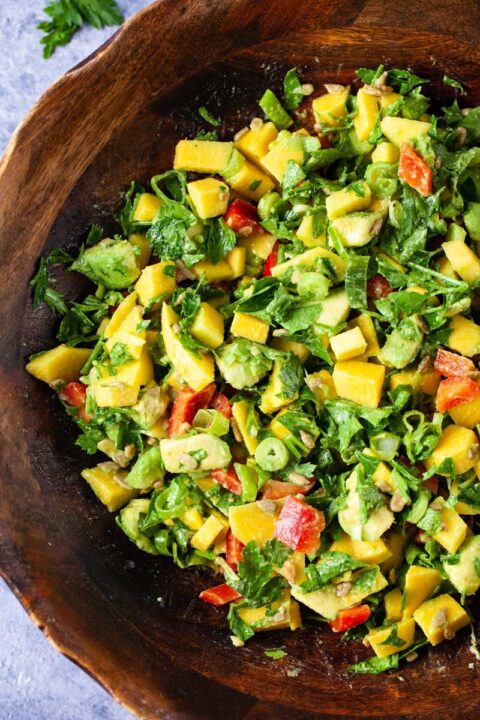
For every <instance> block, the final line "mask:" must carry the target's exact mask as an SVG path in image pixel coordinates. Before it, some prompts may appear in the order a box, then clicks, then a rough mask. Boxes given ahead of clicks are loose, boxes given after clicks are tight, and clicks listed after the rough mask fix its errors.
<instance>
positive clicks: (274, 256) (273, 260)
mask: <svg viewBox="0 0 480 720" xmlns="http://www.w3.org/2000/svg"><path fill="white" fill-rule="evenodd" d="M277 261H278V240H277V242H276V243H275V245H274V246H273V249H272V252H271V253H270V255H269V256H268V257H267V259H266V260H265V266H264V268H263V277H270V275H271V274H272V268H273V267H275V265H276V264H277Z"/></svg>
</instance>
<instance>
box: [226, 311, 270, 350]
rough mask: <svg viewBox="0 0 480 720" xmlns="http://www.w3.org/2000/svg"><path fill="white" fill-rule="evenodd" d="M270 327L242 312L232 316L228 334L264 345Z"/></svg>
mask: <svg viewBox="0 0 480 720" xmlns="http://www.w3.org/2000/svg"><path fill="white" fill-rule="evenodd" d="M269 330H270V325H269V324H268V323H266V322H264V321H263V320H260V318H257V317H255V316H254V315H248V314H247V313H243V312H236V313H234V314H233V320H232V324H231V326H230V332H231V333H232V335H236V336H238V337H244V338H247V339H248V340H253V341H254V342H258V343H266V342H267V338H268V332H269Z"/></svg>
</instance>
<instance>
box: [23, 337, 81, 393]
mask: <svg viewBox="0 0 480 720" xmlns="http://www.w3.org/2000/svg"><path fill="white" fill-rule="evenodd" d="M91 352H92V351H91V349H90V348H79V347H68V346H67V345H58V347H55V348H52V349H51V350H46V351H45V352H43V353H42V354H41V355H37V356H36V357H34V358H32V360H30V362H29V363H27V365H26V367H25V369H26V371H27V372H29V373H30V375H33V377H36V378H38V380H43V382H46V383H49V384H52V383H56V381H58V380H64V381H65V382H67V383H68V382H73V381H74V380H78V378H79V376H80V371H81V369H82V367H83V366H84V365H85V363H86V362H87V360H88V358H89V357H90V354H91Z"/></svg>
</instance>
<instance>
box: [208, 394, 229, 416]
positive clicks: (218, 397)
mask: <svg viewBox="0 0 480 720" xmlns="http://www.w3.org/2000/svg"><path fill="white" fill-rule="evenodd" d="M210 405H211V406H212V408H213V409H214V410H217V411H218V412H219V413H222V415H225V417H226V418H228V419H229V420H230V418H231V417H232V405H231V403H230V400H229V399H228V398H227V396H226V395H225V394H224V393H221V392H216V393H215V395H214V396H213V397H212V401H211V403H210Z"/></svg>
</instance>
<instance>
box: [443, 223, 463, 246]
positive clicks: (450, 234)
mask: <svg viewBox="0 0 480 720" xmlns="http://www.w3.org/2000/svg"><path fill="white" fill-rule="evenodd" d="M466 237H467V233H466V232H465V229H464V228H463V227H462V226H461V225H457V223H450V225H449V226H448V230H447V237H446V242H451V241H452V240H461V241H462V242H464V241H465V239H466Z"/></svg>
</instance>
